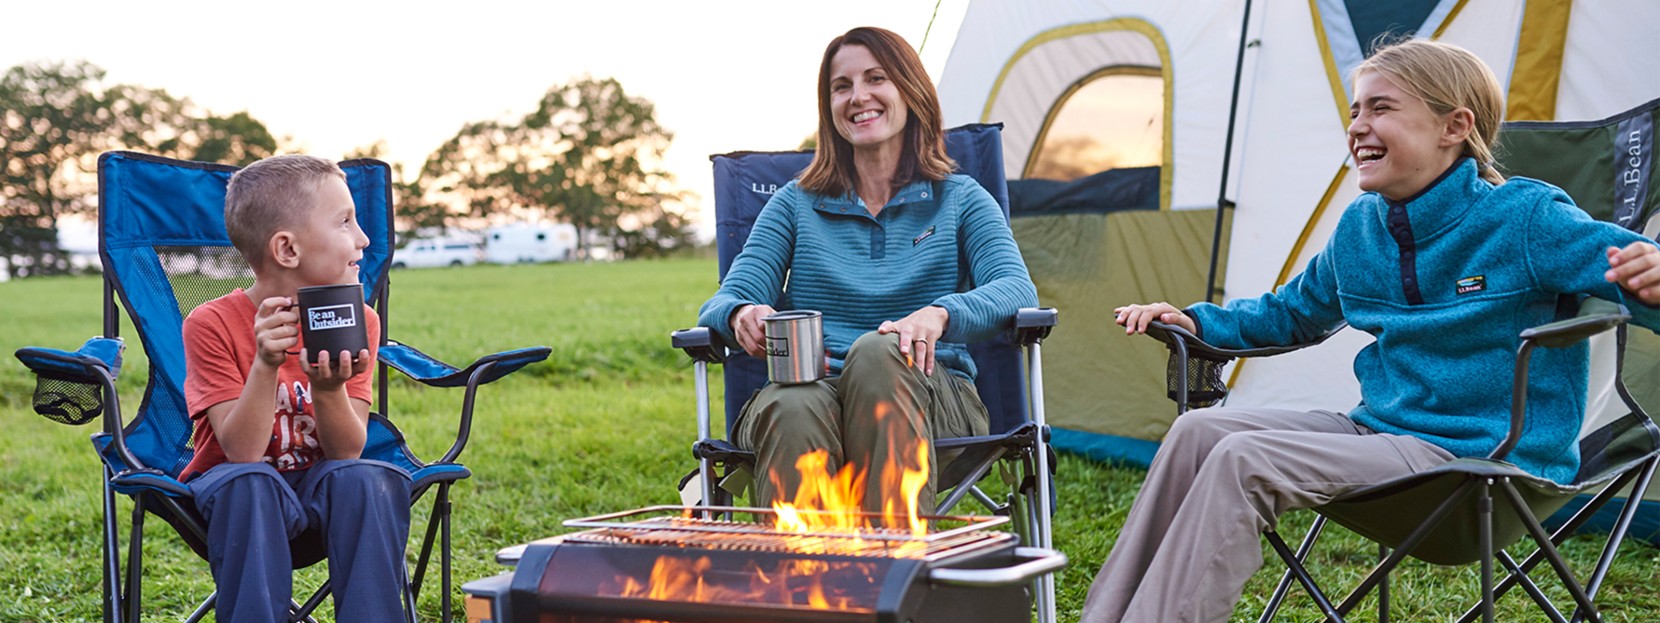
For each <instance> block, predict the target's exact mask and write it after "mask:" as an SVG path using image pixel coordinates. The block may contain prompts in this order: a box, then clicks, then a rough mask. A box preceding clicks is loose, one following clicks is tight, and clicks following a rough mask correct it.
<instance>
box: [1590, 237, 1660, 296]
mask: <svg viewBox="0 0 1660 623" xmlns="http://www.w3.org/2000/svg"><path fill="white" fill-rule="evenodd" d="M1608 266H1609V269H1608V273H1607V274H1605V275H1603V278H1604V279H1607V280H1608V281H1609V282H1610V283H1616V284H1619V286H1620V287H1622V288H1625V289H1626V291H1628V292H1630V293H1632V294H1634V295H1636V296H1637V299H1638V300H1640V301H1642V302H1644V303H1648V304H1649V305H1660V249H1657V248H1655V246H1654V245H1653V244H1650V243H1647V242H1633V243H1631V244H1629V245H1626V247H1625V248H1624V249H1619V248H1615V247H1608Z"/></svg>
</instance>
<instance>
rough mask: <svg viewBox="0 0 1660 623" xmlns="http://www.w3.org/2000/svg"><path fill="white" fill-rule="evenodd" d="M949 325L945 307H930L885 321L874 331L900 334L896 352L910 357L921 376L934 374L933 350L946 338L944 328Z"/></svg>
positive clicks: (948, 316) (948, 313)
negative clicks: (943, 336) (941, 337)
mask: <svg viewBox="0 0 1660 623" xmlns="http://www.w3.org/2000/svg"><path fill="white" fill-rule="evenodd" d="M950 323H951V312H948V311H945V308H944V307H939V306H935V305H929V306H928V307H924V308H922V309H919V310H916V311H914V312H911V315H909V316H906V317H904V318H900V319H899V320H897V321H895V320H888V321H885V322H883V323H882V326H880V327H877V328H876V332H877V333H881V334H888V333H898V334H899V352H901V353H904V354H905V355H906V356H907V357H910V361H911V365H914V366H916V369H918V370H921V371H922V373H923V374H926V375H929V376H933V374H934V349H935V348H936V347H937V346H938V345H939V341H940V336H942V335H945V327H946V325H949V324H950Z"/></svg>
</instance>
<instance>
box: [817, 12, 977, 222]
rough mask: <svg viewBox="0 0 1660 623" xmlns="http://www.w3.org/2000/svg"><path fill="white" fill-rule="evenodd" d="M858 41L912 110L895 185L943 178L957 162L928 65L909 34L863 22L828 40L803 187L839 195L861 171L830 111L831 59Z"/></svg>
mask: <svg viewBox="0 0 1660 623" xmlns="http://www.w3.org/2000/svg"><path fill="white" fill-rule="evenodd" d="M847 45H858V46H864V48H865V49H867V50H870V54H871V56H874V57H876V63H877V64H879V65H881V66H882V68H883V69H885V70H887V72H888V78H889V79H890V80H892V81H893V84H894V86H895V87H897V88H898V89H899V97H900V99H901V100H903V101H904V102H905V107H906V108H908V109H909V110H910V114H909V115H908V116H907V117H906V119H905V131H904V137H905V146H904V149H902V150H901V152H900V155H899V170H898V171H895V172H894V176H893V188H894V190H896V191H897V190H899V189H900V188H903V187H904V186H905V185H906V184H910V183H911V182H914V181H917V180H918V179H928V180H933V181H939V180H943V179H945V177H946V176H947V175H950V174H951V172H952V171H954V170H956V168H957V163H955V162H952V161H951V157H950V156H947V155H946V154H945V130H944V129H943V127H942V125H941V124H942V123H943V121H942V118H943V117H944V116H945V115H944V113H942V112H940V98H939V94H937V93H935V92H934V83H933V82H932V81H930V80H929V79H928V70H926V69H923V67H922V58H921V57H919V56H917V54H916V51H915V50H912V49H911V45H910V44H908V43H905V39H903V38H901V37H900V36H899V35H898V34H895V33H893V32H892V31H888V30H883V29H881V28H874V27H870V26H861V27H859V28H854V29H853V30H849V31H847V34H844V35H842V36H840V37H836V38H835V39H831V40H830V45H829V47H826V48H825V49H824V61H823V62H821V63H820V64H819V69H818V148H817V149H816V151H814V153H813V163H812V164H811V165H809V166H808V167H807V170H806V171H805V172H803V173H802V174H801V187H802V188H805V189H807V190H809V191H812V192H815V193H818V194H821V195H829V196H833V197H839V196H842V195H844V194H847V191H849V190H851V189H853V187H854V186H855V184H854V182H855V181H856V178H857V175H858V174H857V172H856V171H854V168H853V144H852V143H849V142H847V139H846V138H843V137H842V135H841V134H840V133H839V132H837V131H836V122H835V119H834V116H833V114H832V113H831V112H830V61H831V60H832V59H834V58H835V56H836V53H837V52H840V51H841V49H842V46H847Z"/></svg>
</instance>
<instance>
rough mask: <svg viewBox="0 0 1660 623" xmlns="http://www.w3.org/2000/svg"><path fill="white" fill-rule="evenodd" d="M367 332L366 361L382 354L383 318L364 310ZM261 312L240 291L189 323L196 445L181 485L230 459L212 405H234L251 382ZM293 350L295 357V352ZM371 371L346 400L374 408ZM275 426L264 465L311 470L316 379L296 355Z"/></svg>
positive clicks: (287, 367)
mask: <svg viewBox="0 0 1660 623" xmlns="http://www.w3.org/2000/svg"><path fill="white" fill-rule="evenodd" d="M363 310H364V313H363V318H364V324H365V325H366V327H367V329H368V331H369V360H370V361H374V360H375V354H376V352H377V351H378V350H379V336H380V316H378V315H376V314H375V310H374V309H371V308H370V307H369V306H367V305H365V306H364V307H363ZM258 311H259V309H258V308H257V307H256V306H255V305H254V302H253V300H252V299H249V298H248V295H247V293H245V292H243V290H242V289H241V288H237V289H236V290H235V291H233V292H231V293H230V294H226V295H225V296H221V297H219V298H216V299H214V300H211V301H208V302H206V303H203V304H202V305H201V306H199V307H197V308H196V309H195V311H192V312H190V317H189V318H186V319H185V321H184V363H185V377H184V401H185V406H186V408H187V409H189V411H190V419H192V420H194V421H195V423H196V429H195V432H194V434H193V435H192V437H191V445H192V446H194V447H195V449H196V454H195V456H194V457H192V458H191V459H190V464H189V465H186V466H185V468H184V473H182V474H180V476H179V479H180V480H188V479H190V477H191V476H194V475H196V474H199V473H201V472H205V471H207V470H208V469H209V468H212V467H213V466H215V465H218V464H220V463H224V462H225V460H226V458H225V451H224V449H223V448H220V447H219V439H218V438H217V437H215V436H214V434H213V424H212V422H210V421H208V418H207V410H208V407H211V406H213V405H216V404H219V403H222V402H227V401H231V400H237V399H239V398H241V397H242V388H243V386H244V385H245V384H246V383H247V381H248V370H250V369H252V368H253V365H254V359H255V358H257V357H258V356H259V355H258V352H257V347H256V346H255V342H254V314H255V313H256V312H258ZM301 346H304V344H303V343H302V344H300V346H296V347H295V349H294V351H295V352H298V351H299V348H300V347H301ZM373 381H374V371H373V370H370V371H369V372H366V373H362V374H358V375H357V376H354V377H352V378H351V379H350V380H348V381H346V395H347V396H348V397H351V398H357V399H359V400H362V401H364V402H373V400H372V397H373V391H372V384H373ZM276 406H277V412H276V419H275V420H274V421H273V422H272V423H271V445H270V446H268V447H266V449H265V462H266V463H270V464H271V466H273V467H275V468H277V470H278V471H293V470H300V469H306V468H308V467H311V465H312V464H313V463H316V462H317V461H318V460H319V459H321V458H322V457H323V450H322V447H321V446H320V445H318V443H317V419H316V412H315V411H313V407H312V404H311V379H310V377H307V376H306V375H305V370H304V369H302V368H301V367H300V358H299V356H298V355H289V356H288V358H287V359H286V360H284V361H283V363H282V365H281V366H280V367H278V368H277V396H276Z"/></svg>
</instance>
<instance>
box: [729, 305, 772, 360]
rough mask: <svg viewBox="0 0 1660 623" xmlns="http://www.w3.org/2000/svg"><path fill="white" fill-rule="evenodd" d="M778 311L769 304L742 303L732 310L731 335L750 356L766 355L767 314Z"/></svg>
mask: <svg viewBox="0 0 1660 623" xmlns="http://www.w3.org/2000/svg"><path fill="white" fill-rule="evenodd" d="M775 313H778V311H777V310H775V309H773V308H772V306H771V305H744V306H742V307H739V308H738V311H735V312H732V335H734V336H736V337H737V338H738V347H739V348H742V349H744V352H746V353H749V355H750V356H751V357H766V356H767V323H765V322H762V320H764V319H765V318H766V317H767V316H771V315H773V314H775Z"/></svg>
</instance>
